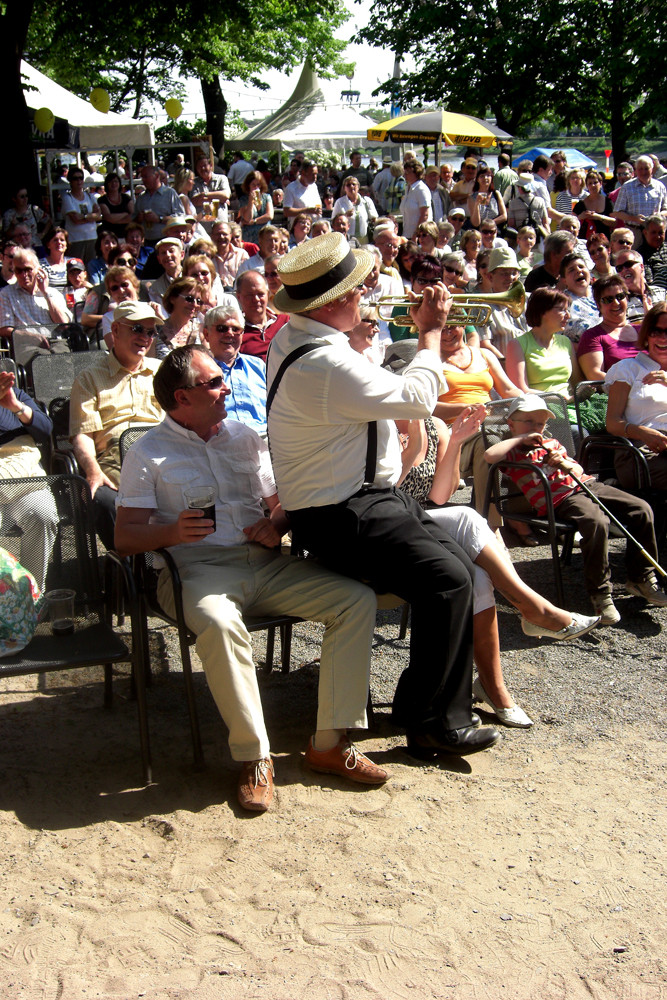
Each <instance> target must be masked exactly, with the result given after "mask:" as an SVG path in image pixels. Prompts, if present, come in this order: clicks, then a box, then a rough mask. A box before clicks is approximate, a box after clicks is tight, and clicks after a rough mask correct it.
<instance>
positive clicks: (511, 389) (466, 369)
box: [433, 326, 523, 528]
mask: <svg viewBox="0 0 667 1000" xmlns="http://www.w3.org/2000/svg"><path fill="white" fill-rule="evenodd" d="M440 358H441V360H442V370H443V375H444V377H445V379H446V381H447V392H446V393H445V394H444V395H442V396H440V397H439V398H438V402H437V404H436V407H435V410H434V411H433V414H434V416H436V417H440V419H441V420H444V422H445V423H446V424H451V423H453V422H454V420H455V419H456V417H458V415H459V414H460V413H462V412H463V410H465V408H466V407H467V406H475V404H477V403H488V402H490V400H491V392H492V390H495V392H496V393H497V395H498V396H499V397H501V398H502V399H507V398H508V397H510V396H522V395H523V393H522V392H521V390H520V389H517V387H516V386H515V385H514V384H513V383H512V382H510V380H509V379H508V377H507V375H506V374H505V372H504V371H503V369H502V368H501V366H500V362H499V361H498V359H497V358H496V357H495V356H494V355H493V354H492V353H491V351H487V350H486V349H485V348H483V347H472V346H471V345H469V344H467V343H466V341H465V328H464V327H462V326H446V327H444V329H443V331H442V334H441V335H440ZM471 474H472V477H473V485H474V492H475V509H476V510H477V511H479V512H480V513H481V511H482V508H483V507H484V497H485V495H486V483H487V480H488V478H489V465H488V464H487V463H486V462H485V461H484V443H483V441H482V432H481V431H479V432H478V433H477V434H475V435H474V436H473V437H472V438H470V439H469V440H468V441H466V442H465V444H464V445H463V447H462V449H461V475H462V476H469V475H471ZM489 524H490V525H491V527H492V528H498V527H500V524H501V521H500V518H499V516H498V514H497V512H496V511H495V508H493V507H492V508H491V510H490V511H489Z"/></svg>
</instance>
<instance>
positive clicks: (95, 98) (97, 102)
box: [89, 87, 111, 114]
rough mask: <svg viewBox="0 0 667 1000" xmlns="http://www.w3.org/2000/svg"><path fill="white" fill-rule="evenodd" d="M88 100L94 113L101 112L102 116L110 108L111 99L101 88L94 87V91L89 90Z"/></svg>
mask: <svg viewBox="0 0 667 1000" xmlns="http://www.w3.org/2000/svg"><path fill="white" fill-rule="evenodd" d="M89 100H90V103H91V104H92V106H93V107H94V108H95V109H96V111H101V112H102V114H106V113H107V111H108V110H109V108H110V107H111V99H110V98H109V94H108V93H107V91H106V90H105V89H104V88H103V87H95V88H94V90H91V92H90V98H89Z"/></svg>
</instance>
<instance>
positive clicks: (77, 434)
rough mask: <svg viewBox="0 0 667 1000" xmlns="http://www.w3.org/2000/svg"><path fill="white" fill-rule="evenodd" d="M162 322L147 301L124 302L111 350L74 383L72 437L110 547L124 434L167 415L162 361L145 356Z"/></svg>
mask: <svg viewBox="0 0 667 1000" xmlns="http://www.w3.org/2000/svg"><path fill="white" fill-rule="evenodd" d="M157 323H158V320H157V318H156V315H155V312H154V311H153V309H152V308H151V306H150V305H148V303H146V302H122V303H121V304H120V305H119V306H117V307H116V309H115V311H114V318H113V323H112V324H111V335H112V339H113V347H112V350H111V352H110V353H109V354H106V353H104V354H100V357H99V360H98V361H95V362H93V364H92V365H90V366H89V367H88V368H85V369H84V370H83V371H82V372H81V373H80V374H79V375H78V376H77V378H76V379H75V381H74V385H73V386H72V394H71V399H70V425H69V432H70V440H71V441H72V446H73V448H74V455H75V457H76V460H77V461H78V463H79V465H80V466H81V469H82V472H83V475H84V476H85V477H86V479H87V480H88V484H89V485H90V489H91V493H92V495H93V497H94V499H95V502H96V517H97V531H98V534H99V536H100V538H101V539H102V542H103V543H104V544H105V545H106V547H107V548H113V530H114V519H115V502H116V493H117V491H118V482H119V480H120V454H119V449H118V442H119V439H120V436H121V434H122V433H123V431H124V430H126V429H127V428H128V427H131V426H134V425H136V424H157V423H159V422H160V421H161V420H162V418H163V416H164V413H163V411H162V408H161V407H160V405H159V403H158V402H157V400H156V399H155V395H154V393H153V375H154V373H155V372H156V371H157V369H158V367H159V364H160V363H159V361H157V360H156V359H154V358H147V357H146V354H147V352H148V351H149V349H150V347H151V344H152V343H153V338H154V337H155V336H156V335H157Z"/></svg>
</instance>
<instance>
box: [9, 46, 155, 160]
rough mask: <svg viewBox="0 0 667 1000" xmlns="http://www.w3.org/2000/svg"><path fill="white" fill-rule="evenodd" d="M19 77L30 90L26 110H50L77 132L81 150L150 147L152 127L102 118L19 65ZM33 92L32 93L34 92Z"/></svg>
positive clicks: (89, 106) (113, 116)
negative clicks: (20, 74) (21, 77)
mask: <svg viewBox="0 0 667 1000" xmlns="http://www.w3.org/2000/svg"><path fill="white" fill-rule="evenodd" d="M21 73H22V75H23V76H24V77H25V80H26V82H27V84H28V85H29V88H28V89H26V90H25V91H24V93H25V100H26V104H27V105H28V107H29V108H33V109H34V110H37V109H38V108H49V110H50V111H52V112H53V114H54V115H57V117H58V118H65V119H66V120H67V121H68V122H69V123H70V125H72V126H74V127H75V128H78V129H79V143H80V146H81V149H88V150H107V149H114V147H118V146H132V147H135V148H136V147H137V146H152V145H153V143H154V141H155V139H154V136H153V127H152V126H151V125H149V124H148V123H147V122H140V121H137V120H136V119H134V118H129V117H127V116H126V115H117V114H114V112H113V111H109V112H107V114H103V113H102V112H101V111H97V110H96V109H95V108H94V107H93V106H92V104H90V102H89V101H84V100H82V98H80V97H77V96H76V94H70V92H69V90H65V88H64V87H61V86H60V84H59V83H56V82H55V81H54V80H51V79H50V78H49V77H48V76H45V75H44V73H40V72H39V70H37V69H34V67H33V66H30V65H29V64H28V63H27V62H26V61H25V60H22V61H21ZM33 88H34V89H33Z"/></svg>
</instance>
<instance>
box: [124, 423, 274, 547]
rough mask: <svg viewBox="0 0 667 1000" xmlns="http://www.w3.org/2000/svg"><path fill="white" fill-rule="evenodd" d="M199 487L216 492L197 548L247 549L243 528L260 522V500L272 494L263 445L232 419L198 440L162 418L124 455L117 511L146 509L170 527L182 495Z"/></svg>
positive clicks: (154, 520) (153, 519) (182, 505)
mask: <svg viewBox="0 0 667 1000" xmlns="http://www.w3.org/2000/svg"><path fill="white" fill-rule="evenodd" d="M204 485H216V486H217V488H218V496H217V499H216V503H215V520H216V528H215V531H214V532H213V533H212V534H210V535H206V537H205V538H202V539H201V541H200V542H199V543H198V544H203V545H244V544H246V543H247V541H248V539H247V537H246V535H244V533H243V529H244V528H247V527H249V526H250V525H251V524H254V523H255V522H256V521H258V520H259V518H260V517H262V513H263V511H262V506H261V503H260V501H261V499H262V497H270V496H273V495H274V494H275V492H276V488H275V485H274V481H273V474H272V472H271V460H270V458H269V451H268V448H267V446H266V443H265V442H264V441H263V440H262V438H261V437H260V436H259V434H256V433H255V431H253V430H252V429H251V428H250V427H247V426H246V425H245V424H241V423H239V422H238V421H237V420H229V419H226V420H223V422H222V424H221V425H220V430H219V431H218V433H217V434H216V435H215V436H214V437H212V438H211V439H210V440H209V441H203V440H202V439H201V438H200V437H199V435H198V434H195V433H194V431H190V430H188V429H187V428H185V427H182V426H181V425H180V424H177V423H176V421H175V420H172V419H171V417H169V416H166V417H165V419H164V421H163V422H162V423H161V424H159V425H158V426H157V427H153V428H151V430H150V431H146V433H145V434H144V435H143V436H142V437H141V438H140V440H139V441H137V442H136V444H135V445H133V447H132V448H131V449H130V451H128V453H127V456H126V457H125V459H124V461H123V470H122V473H121V479H120V486H119V490H118V497H117V499H116V506H117V507H134V508H140V509H142V510H145V509H146V508H148V509H150V510H152V511H153V514H152V515H151V519H150V520H151V523H153V524H171V523H173V522H174V521H175V520H176V519H177V518H178V515H179V514H180V513H181V511H183V510H185V509H186V507H187V503H186V501H185V497H184V496H183V491H184V490H186V489H189V488H191V487H193V486H194V487H196V486H204ZM172 548H173V549H178V548H180V546H178V545H174V546H172Z"/></svg>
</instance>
